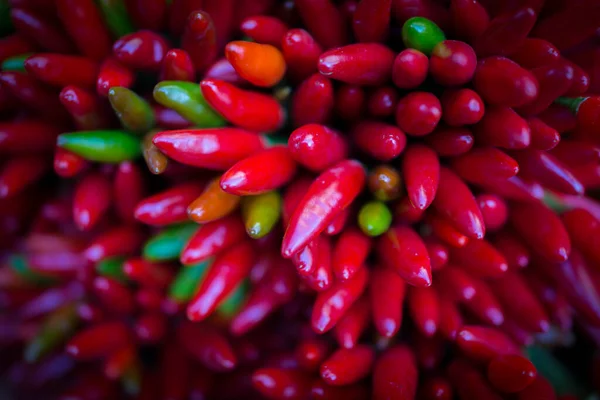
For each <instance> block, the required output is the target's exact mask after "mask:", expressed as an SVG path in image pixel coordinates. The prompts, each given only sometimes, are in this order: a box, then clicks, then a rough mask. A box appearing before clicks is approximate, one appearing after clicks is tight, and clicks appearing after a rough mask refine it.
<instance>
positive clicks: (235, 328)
mask: <svg viewBox="0 0 600 400" xmlns="http://www.w3.org/2000/svg"><path fill="white" fill-rule="evenodd" d="M279 262H280V264H279V265H275V266H274V267H273V268H271V269H270V270H269V271H268V272H267V274H266V276H265V277H264V278H263V279H262V280H261V281H260V283H259V284H258V285H257V286H256V287H255V289H254V290H253V291H252V292H251V293H250V295H249V296H248V299H247V300H246V302H245V303H244V305H243V307H242V308H241V310H240V311H239V312H238V313H237V314H236V315H235V317H233V319H232V321H231V325H230V329H231V332H232V333H233V334H235V335H243V334H245V333H246V332H248V331H250V330H251V329H253V328H254V327H256V326H257V325H258V324H259V323H261V322H262V321H263V320H264V319H265V318H267V317H268V316H269V315H271V314H272V313H273V312H274V311H275V310H276V309H277V308H279V307H281V306H282V305H284V304H285V303H287V302H288V301H290V300H291V299H292V298H293V297H294V294H295V293H296V287H297V278H296V274H295V272H294V270H293V269H292V268H291V267H289V266H288V265H287V264H286V263H284V262H282V261H281V260H279Z"/></svg>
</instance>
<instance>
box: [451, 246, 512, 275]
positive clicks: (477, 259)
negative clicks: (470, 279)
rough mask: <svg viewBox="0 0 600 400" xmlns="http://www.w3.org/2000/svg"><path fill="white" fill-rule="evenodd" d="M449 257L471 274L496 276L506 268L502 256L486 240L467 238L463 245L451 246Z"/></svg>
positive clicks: (501, 273) (502, 273)
mask: <svg viewBox="0 0 600 400" xmlns="http://www.w3.org/2000/svg"><path fill="white" fill-rule="evenodd" d="M451 257H452V261H453V262H456V263H458V264H459V265H460V266H461V267H462V268H464V269H466V270H467V271H468V272H469V273H470V274H472V275H473V276H478V277H485V278H498V277H501V276H503V275H504V273H505V272H506V271H507V270H508V264H507V263H506V260H505V259H504V256H503V255H502V254H501V253H500V252H499V251H498V250H496V249H495V248H494V246H493V245H492V244H490V243H489V242H488V241H487V240H469V242H468V243H467V244H466V245H465V246H463V247H460V248H453V249H452V250H451Z"/></svg>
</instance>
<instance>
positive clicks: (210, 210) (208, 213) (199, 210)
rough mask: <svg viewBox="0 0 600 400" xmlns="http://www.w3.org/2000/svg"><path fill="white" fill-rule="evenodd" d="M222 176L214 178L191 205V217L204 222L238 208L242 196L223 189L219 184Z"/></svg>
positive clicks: (189, 209)
mask: <svg viewBox="0 0 600 400" xmlns="http://www.w3.org/2000/svg"><path fill="white" fill-rule="evenodd" d="M220 178H221V177H218V178H215V179H213V180H212V181H211V182H210V183H209V184H208V185H207V186H206V189H204V192H202V194H201V195H200V196H199V197H198V198H197V199H196V200H194V201H193V202H192V204H190V205H189V207H188V216H189V217H190V219H192V220H193V221H195V222H197V223H199V224H204V223H207V222H211V221H215V220H217V219H219V218H222V217H224V216H226V215H227V214H229V213H231V212H232V211H233V210H235V209H236V207H237V206H238V204H239V202H240V199H241V198H240V197H239V196H235V195H233V194H229V193H227V192H225V191H223V189H221V186H220V185H219V181H220Z"/></svg>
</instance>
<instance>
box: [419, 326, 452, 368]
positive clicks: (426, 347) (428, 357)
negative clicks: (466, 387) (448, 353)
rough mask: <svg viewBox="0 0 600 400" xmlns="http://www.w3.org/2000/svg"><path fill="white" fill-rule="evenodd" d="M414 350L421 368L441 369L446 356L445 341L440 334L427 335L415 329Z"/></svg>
mask: <svg viewBox="0 0 600 400" xmlns="http://www.w3.org/2000/svg"><path fill="white" fill-rule="evenodd" d="M412 333H413V342H412V346H413V350H414V353H415V358H416V359H417V364H418V365H419V367H420V368H422V369H424V370H427V371H433V370H436V369H439V367H440V364H441V363H442V359H443V358H444V356H445V341H444V340H443V339H442V338H440V337H439V336H434V337H426V336H424V335H422V334H421V333H420V332H419V331H417V330H413V332H412Z"/></svg>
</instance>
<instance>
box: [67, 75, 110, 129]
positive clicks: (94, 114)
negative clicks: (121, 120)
mask: <svg viewBox="0 0 600 400" xmlns="http://www.w3.org/2000/svg"><path fill="white" fill-rule="evenodd" d="M59 98H60V101H61V103H62V104H63V106H64V107H65V108H66V109H67V111H68V112H69V113H70V114H71V118H72V119H73V120H74V122H75V124H76V126H77V128H78V129H81V130H95V129H106V128H108V126H109V123H108V121H109V120H110V117H109V116H108V113H107V110H106V107H105V106H104V105H103V104H102V103H101V102H100V101H99V99H98V98H96V97H95V96H94V94H93V93H92V92H90V91H88V90H86V89H83V88H81V87H78V86H72V85H69V86H66V87H64V88H63V89H62V90H61V92H60V94H59Z"/></svg>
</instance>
